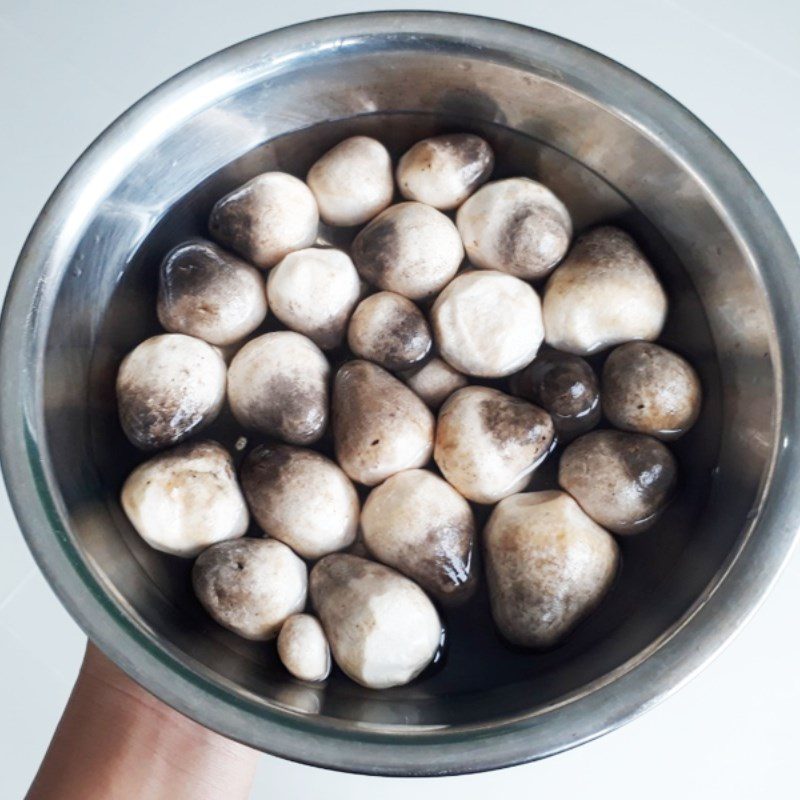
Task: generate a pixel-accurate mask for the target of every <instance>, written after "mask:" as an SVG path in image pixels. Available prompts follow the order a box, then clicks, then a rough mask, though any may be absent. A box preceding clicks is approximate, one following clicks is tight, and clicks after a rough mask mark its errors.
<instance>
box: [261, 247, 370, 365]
mask: <svg viewBox="0 0 800 800" xmlns="http://www.w3.org/2000/svg"><path fill="white" fill-rule="evenodd" d="M267 294H268V296H269V302H270V306H271V308H272V313H273V314H275V316H276V317H277V318H278V319H279V320H280V321H281V322H282V323H283V324H284V325H286V327H287V328H291V329H292V330H293V331H297V332H298V333H303V334H305V335H306V336H308V338H309V339H311V341H313V342H314V343H315V344H316V345H317V346H318V347H321V348H322V349H323V350H330V349H332V348H334V347H338V346H339V345H340V344H341V343H342V339H343V338H344V333H345V330H346V329H347V320H348V319H349V317H350V313H351V312H352V310H353V308H354V307H355V305H356V303H357V302H358V299H359V297H360V295H361V282H360V280H359V277H358V273H357V272H356V268H355V267H354V266H353V262H352V261H351V260H350V256H348V255H347V253H343V252H342V251H341V250H335V249H333V248H330V247H328V248H324V247H308V248H305V249H303V250H296V251H295V252H293V253H289V255H287V256H286V257H285V258H283V259H281V261H280V263H279V264H278V265H277V266H275V267H273V268H272V269H271V270H270V273H269V278H268V279H267Z"/></svg>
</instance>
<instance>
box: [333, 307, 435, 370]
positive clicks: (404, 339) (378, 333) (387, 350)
mask: <svg viewBox="0 0 800 800" xmlns="http://www.w3.org/2000/svg"><path fill="white" fill-rule="evenodd" d="M347 342H348V344H349V345H350V349H351V350H352V351H353V352H354V353H355V354H356V355H357V356H360V357H361V358H366V359H367V360H368V361H374V362H375V363H376V364H379V365H380V366H382V367H384V369H388V370H401V369H408V368H409V367H413V366H414V365H415V364H418V363H420V362H421V361H423V360H424V359H425V357H426V356H427V355H428V353H429V352H430V350H431V345H432V344H433V341H432V339H431V329H430V327H429V326H428V322H427V320H426V319H425V315H424V314H423V313H422V312H421V311H420V310H419V308H417V306H415V305H414V303H412V302H411V301H410V300H409V299H408V298H407V297H403V295H401V294H396V293H395V292H377V293H376V294H371V295H369V297H365V298H364V299H363V300H362V301H361V302H360V303H359V304H358V306H357V307H356V310H355V311H354V312H353V316H352V317H351V318H350V325H349V326H348V329H347Z"/></svg>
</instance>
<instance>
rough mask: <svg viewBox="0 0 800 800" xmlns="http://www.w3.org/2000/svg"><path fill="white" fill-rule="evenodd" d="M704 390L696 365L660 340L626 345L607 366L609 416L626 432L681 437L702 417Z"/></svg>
mask: <svg viewBox="0 0 800 800" xmlns="http://www.w3.org/2000/svg"><path fill="white" fill-rule="evenodd" d="M702 395H703V390H702V387H701V384H700V378H699V377H698V375H697V372H695V370H694V368H693V367H692V366H691V364H689V362H688V361H686V359H684V358H681V356H679V355H678V354H677V353H673V352H672V351H671V350H667V349H666V348H665V347H661V346H659V345H657V344H651V343H650V342H629V343H627V344H623V345H620V346H619V347H617V348H616V349H615V350H612V351H611V353H610V355H609V356H608V358H607V359H606V363H605V365H604V366H603V406H604V410H605V414H606V417H608V421H609V422H610V423H611V424H612V425H614V426H615V427H617V428H621V429H622V430H625V431H634V432H637V433H647V434H650V436H655V437H656V438H657V439H664V440H671V439H677V438H678V437H680V436H682V435H683V434H684V433H686V431H688V430H689V428H691V427H692V425H694V423H695V422H696V421H697V417H698V415H699V413H700V406H701V404H702Z"/></svg>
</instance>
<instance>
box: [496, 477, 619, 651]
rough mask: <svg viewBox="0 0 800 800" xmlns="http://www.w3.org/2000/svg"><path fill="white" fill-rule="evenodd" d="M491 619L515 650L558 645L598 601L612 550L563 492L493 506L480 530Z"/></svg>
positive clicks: (607, 580)
mask: <svg viewBox="0 0 800 800" xmlns="http://www.w3.org/2000/svg"><path fill="white" fill-rule="evenodd" d="M483 541H484V552H485V557H486V579H487V583H488V586H489V599H490V602H491V608H492V616H493V617H494V621H495V623H496V624H497V627H498V628H499V630H500V632H501V633H502V634H503V636H505V637H506V639H508V640H509V641H510V642H512V643H513V644H516V645H520V646H522V647H534V648H547V647H553V646H554V645H556V644H558V643H559V642H561V641H562V640H563V639H564V638H565V637H566V636H567V635H568V634H569V633H570V632H571V631H572V630H573V628H574V627H575V626H576V625H577V624H578V623H579V622H580V621H581V620H582V619H584V618H585V617H586V616H587V615H588V614H589V613H590V612H591V611H592V610H593V609H594V608H596V606H597V605H598V603H599V602H600V601H601V600H602V598H603V597H604V595H605V594H606V592H607V591H608V589H609V588H610V586H611V583H612V581H613V580H614V576H615V575H616V572H617V566H618V563H619V548H618V547H617V543H616V542H615V541H614V537H613V536H611V535H610V534H609V533H608V531H605V530H603V528H601V527H600V526H599V525H598V524H596V523H595V522H593V521H592V520H591V519H590V518H589V517H588V516H587V515H586V514H585V513H584V512H583V511H582V510H581V508H580V506H579V505H578V504H577V503H576V502H575V501H574V500H573V499H572V498H571V497H570V496H569V495H568V494H565V493H564V492H531V493H529V494H516V495H513V496H512V497H507V498H506V499H505V500H501V501H500V503H498V504H497V507H496V508H495V509H494V511H493V512H492V515H491V517H490V518H489V522H488V523H487V525H486V528H485V529H484V532H483Z"/></svg>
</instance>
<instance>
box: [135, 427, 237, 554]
mask: <svg viewBox="0 0 800 800" xmlns="http://www.w3.org/2000/svg"><path fill="white" fill-rule="evenodd" d="M121 502H122V508H123V509H124V511H125V514H126V515H127V516H128V519H129V520H130V521H131V524H132V525H133V527H134V528H135V529H136V532H137V533H138V534H139V535H140V536H141V537H142V538H143V539H144V540H145V541H146V542H147V543H148V544H149V545H150V546H151V547H153V548H155V549H156V550H160V551H161V552H163V553H170V554H171V555H175V556H184V557H191V556H195V555H197V554H198V553H199V552H200V551H201V550H203V549H205V548H206V547H208V546H209V545H211V544H214V543H215V542H221V541H224V540H226V539H236V538H237V537H239V536H242V535H243V534H244V532H245V531H246V530H247V525H248V522H249V516H248V513H247V505H246V504H245V501H244V498H243V497H242V493H241V491H240V490H239V484H238V483H237V482H236V475H235V474H234V471H233V461H232V459H231V456H230V454H229V453H228V451H227V450H226V449H225V448H224V447H222V446H221V445H219V444H217V443H216V442H212V441H204V442H187V443H186V444H182V445H179V446H178V447H175V448H173V449H172V450H167V451H166V452H163V453H159V454H158V455H156V456H154V457H153V458H151V459H150V460H149V461H145V462H144V463H143V464H140V465H139V466H138V467H136V469H135V470H134V471H133V472H132V473H131V474H130V475H129V476H128V478H127V480H126V481H125V483H124V485H123V487H122V496H121Z"/></svg>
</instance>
